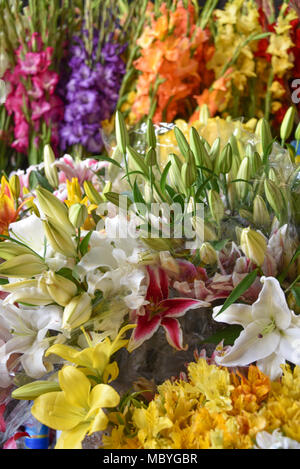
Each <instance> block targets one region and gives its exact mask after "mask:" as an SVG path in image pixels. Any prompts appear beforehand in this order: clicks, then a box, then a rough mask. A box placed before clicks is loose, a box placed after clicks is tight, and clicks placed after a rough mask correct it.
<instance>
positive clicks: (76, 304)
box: [62, 292, 92, 330]
mask: <svg viewBox="0 0 300 469" xmlns="http://www.w3.org/2000/svg"><path fill="white" fill-rule="evenodd" d="M91 314H92V301H91V297H90V295H89V294H88V293H86V292H84V293H81V294H80V295H78V296H75V297H74V298H73V299H72V300H71V301H70V303H68V304H67V305H66V306H65V309H64V312H63V319H62V327H63V328H64V329H69V330H70V329H74V328H75V327H79V326H81V325H82V324H84V323H85V322H86V321H88V320H89V319H90V317H91Z"/></svg>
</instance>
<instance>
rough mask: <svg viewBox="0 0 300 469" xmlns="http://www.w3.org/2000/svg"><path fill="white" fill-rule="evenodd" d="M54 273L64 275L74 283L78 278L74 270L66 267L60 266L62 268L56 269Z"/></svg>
mask: <svg viewBox="0 0 300 469" xmlns="http://www.w3.org/2000/svg"><path fill="white" fill-rule="evenodd" d="M56 273H57V275H61V276H62V277H65V278H67V279H68V280H71V281H72V282H74V283H76V284H77V282H78V280H79V277H78V276H77V275H76V273H75V271H74V270H72V269H69V268H68V267H62V269H60V270H58V271H57V272H56Z"/></svg>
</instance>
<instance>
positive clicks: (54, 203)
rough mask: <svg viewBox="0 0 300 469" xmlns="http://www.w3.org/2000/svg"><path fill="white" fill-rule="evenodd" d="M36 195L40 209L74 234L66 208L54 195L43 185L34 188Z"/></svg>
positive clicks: (65, 229) (66, 230)
mask: <svg viewBox="0 0 300 469" xmlns="http://www.w3.org/2000/svg"><path fill="white" fill-rule="evenodd" d="M36 195H37V198H38V201H39V204H40V206H41V209H42V211H43V212H44V214H45V215H46V217H47V218H49V219H50V220H51V221H52V220H53V222H55V224H56V225H59V226H61V227H62V229H63V230H64V231H65V232H67V233H69V234H74V233H75V230H74V226H73V225H72V224H71V222H70V220H69V217H68V209H67V207H66V206H65V204H63V203H62V202H61V201H60V200H59V199H58V198H57V197H55V195H53V194H51V192H49V191H47V190H46V189H44V188H43V187H40V186H39V187H38V188H37V189H36Z"/></svg>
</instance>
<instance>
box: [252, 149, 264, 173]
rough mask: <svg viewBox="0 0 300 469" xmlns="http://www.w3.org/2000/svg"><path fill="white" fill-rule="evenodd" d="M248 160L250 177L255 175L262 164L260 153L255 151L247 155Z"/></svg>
mask: <svg viewBox="0 0 300 469" xmlns="http://www.w3.org/2000/svg"><path fill="white" fill-rule="evenodd" d="M249 161H250V175H251V177H253V176H255V175H256V174H257V173H258V171H259V169H260V168H261V166H262V160H261V157H260V154H259V153H258V152H257V151H255V152H254V153H252V154H251V155H250V156H249Z"/></svg>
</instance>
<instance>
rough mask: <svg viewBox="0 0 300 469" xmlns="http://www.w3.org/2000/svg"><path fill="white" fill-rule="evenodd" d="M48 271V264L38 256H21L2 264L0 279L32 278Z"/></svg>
mask: <svg viewBox="0 0 300 469" xmlns="http://www.w3.org/2000/svg"><path fill="white" fill-rule="evenodd" d="M46 269H47V266H46V264H45V263H44V261H43V260H42V259H40V258H39V257H38V256H35V255H34V254H21V255H20V256H16V257H13V258H12V259H9V260H8V261H6V262H3V263H2V264H0V277H8V278H10V277H11V278H31V277H34V276H35V275H39V274H41V273H42V272H44V270H46Z"/></svg>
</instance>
